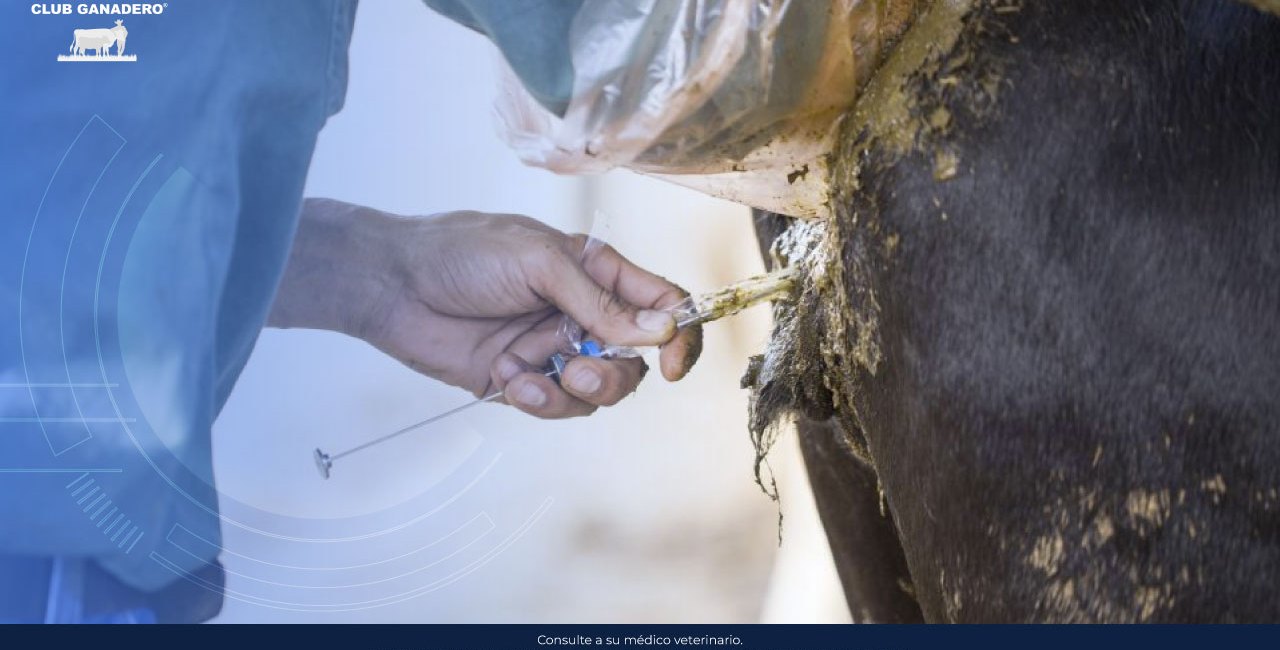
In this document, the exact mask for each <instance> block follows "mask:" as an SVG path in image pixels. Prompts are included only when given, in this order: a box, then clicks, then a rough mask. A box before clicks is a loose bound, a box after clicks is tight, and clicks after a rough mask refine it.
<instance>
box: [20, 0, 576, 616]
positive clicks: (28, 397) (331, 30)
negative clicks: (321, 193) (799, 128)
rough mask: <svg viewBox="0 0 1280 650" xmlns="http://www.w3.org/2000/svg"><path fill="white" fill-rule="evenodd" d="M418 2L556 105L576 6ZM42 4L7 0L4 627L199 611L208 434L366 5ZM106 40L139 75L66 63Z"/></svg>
mask: <svg viewBox="0 0 1280 650" xmlns="http://www.w3.org/2000/svg"><path fill="white" fill-rule="evenodd" d="M427 4H428V5H433V6H436V7H437V8H438V9H439V10H440V11H441V12H442V13H444V14H446V15H448V16H449V17H451V18H453V19H454V20H457V21H459V22H461V23H463V24H464V25H466V26H468V27H470V28H472V29H476V30H478V31H481V32H483V33H485V34H487V35H488V36H490V38H492V39H493V40H495V42H497V43H498V44H499V45H500V46H501V47H503V48H504V49H505V50H506V52H507V54H508V58H509V60H511V61H514V62H517V63H516V65H515V67H516V69H517V73H518V74H519V75H520V76H521V78H522V79H523V80H524V81H525V82H526V83H527V84H528V85H529V87H530V90H531V91H532V92H533V94H534V95H535V96H536V97H538V98H539V99H540V100H541V101H543V103H544V104H546V105H547V106H548V107H550V108H552V109H553V110H555V109H557V108H562V107H563V106H564V105H565V103H566V102H567V99H568V93H569V83H570V79H571V77H572V73H571V70H570V69H569V64H568V53H567V51H566V50H565V47H566V46H565V45H564V43H565V42H566V40H567V39H566V38H565V34H567V31H568V27H569V24H570V22H571V20H572V16H573V14H574V12H575V11H576V8H577V6H578V5H579V4H580V0H567V1H552V0H543V1H540V2H526V3H516V2H507V1H506V0H428V2H427ZM41 6H47V5H35V6H32V5H30V4H28V3H6V6H5V11H6V12H8V13H6V14H5V16H4V18H5V24H6V25H7V26H8V27H9V29H8V30H7V34H8V36H7V37H6V43H5V45H6V47H5V63H4V64H3V66H2V67H0V91H3V94H4V97H5V99H4V101H3V102H0V143H2V144H0V147H2V148H0V160H2V163H0V166H2V170H3V173H2V174H0V196H3V198H4V211H5V215H4V217H3V219H2V220H0V316H2V318H0V521H3V522H4V528H3V532H2V533H0V621H7V622H41V621H44V622H84V621H109V622H130V621H136V622H146V621H175V622H177V621H200V620H206V619H208V618H210V617H212V616H213V615H215V614H216V613H217V612H218V611H219V609H220V607H221V602H222V597H223V596H222V584H223V574H222V570H221V567H220V566H219V565H218V563H217V555H218V551H219V543H220V542H219V540H220V534H219V518H218V502H217V492H216V490H215V488H214V482H213V476H212V467H211V453H210V449H211V442H210V428H211V425H212V423H213V420H214V418H216V417H217V415H218V412H219V410H220V409H221V408H222V405H223V403H224V401H225V400H226V399H227V396H228V394H229V393H230V391H231V389H232V386H233V385H234V384H235V382H236V379H237V377H238V375H239V373H240V371H241V369H242V368H243V366H244V364H245V362H246V360H247V359H248V356H249V354H250V352H251V351H252V349H253V346H254V342H255V340H256V339H257V336H258V333H259V331H260V330H261V328H262V327H263V324H264V323H265V321H266V317H267V313H268V311H269V309H270V305H271V303H272V300H273V297H274V294H275V291H276V287H277V284H278V282H279V279H280V277H281V274H282V271H283V268H284V265H285V262H286V259H287V257H288V252H289V248H290V245H291V242H292V238H293V235H294V231H295V228H296V227H297V220H298V214H299V209H300V205H301V201H302V189H303V183H304V179H305V177H306V173H307V167H308V163H309V160H310V157H311V154H312V150H313V148H314V145H315V142H316V136H317V133H318V132H319V130H320V129H321V127H322V126H323V125H324V124H325V121H326V120H327V119H328V117H329V116H331V115H333V114H334V113H335V112H337V111H338V110H339V108H340V107H341V106H342V102H343V96H344V93H345V88H346V80H347V47H348V43H349V39H350V36H351V32H352V29H353V21H354V17H355V10H356V3H355V0H271V1H270V2H264V1H262V0H207V1H196V0H184V1H179V0H173V1H172V2H170V3H168V4H165V5H163V9H162V11H161V12H160V13H158V14H156V13H153V14H138V15H134V14H129V15H80V14H77V13H75V12H74V10H73V13H72V14H70V15H62V14H56V13H41V12H40V7H41ZM71 6H72V7H74V6H75V3H73V5H71ZM155 6H160V5H155ZM517 27H519V28H517ZM121 28H122V29H123V30H125V31H124V32H121ZM76 30H93V31H86V32H81V33H77V31H76ZM556 33H558V35H556ZM126 35H127V36H126ZM108 41H109V42H110V44H107V43H108ZM121 48H123V50H124V51H123V53H121V51H120V50H121ZM102 49H105V50H106V53H107V54H109V55H112V56H124V57H129V56H136V60H135V61H113V62H110V63H106V62H98V61H83V60H80V61H76V60H59V56H62V57H66V58H71V59H74V58H85V57H94V56H99V55H101V54H102V52H101V51H99V50H102ZM447 54H448V53H446V52H441V53H439V55H441V56H445V55H447ZM539 62H541V63H539ZM425 81H426V82H428V83H429V81H430V80H425ZM444 91H445V89H442V92H444ZM388 92H389V93H390V92H391V89H388ZM389 97H390V96H389ZM174 535H184V536H186V538H187V539H199V540H202V541H203V543H202V544H200V545H196V546H192V545H190V544H187V545H185V546H183V547H182V548H175V544H174V543H172V542H171V541H170V540H171V539H173V536H174Z"/></svg>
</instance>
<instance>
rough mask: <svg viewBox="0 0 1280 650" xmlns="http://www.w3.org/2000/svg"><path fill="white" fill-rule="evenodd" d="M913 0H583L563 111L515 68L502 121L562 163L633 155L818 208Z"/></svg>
mask: <svg viewBox="0 0 1280 650" xmlns="http://www.w3.org/2000/svg"><path fill="white" fill-rule="evenodd" d="M915 4H916V0H585V2H584V4H583V6H582V8H581V9H580V10H579V12H578V14H577V16H576V17H575V18H574V21H573V25H572V28H571V30H570V35H569V40H570V49H571V58H572V63H573V68H574V76H573V92H572V96H571V98H570V101H569V105H568V108H567V110H566V111H565V113H564V115H563V117H557V116H555V115H553V114H552V113H550V112H549V111H547V110H546V109H544V108H543V107H542V106H541V105H539V104H538V102H537V101H536V100H534V99H533V98H532V97H531V96H530V95H529V93H528V92H526V91H525V90H524V89H523V88H522V87H521V86H520V84H519V82H518V81H517V80H516V78H515V75H514V73H508V74H507V76H506V79H505V81H504V82H503V92H502V93H501V95H500V97H499V101H498V106H497V113H498V116H499V118H500V127H501V130H502V132H503V135H504V137H505V139H506V140H507V142H508V143H509V144H510V145H511V146H512V147H513V148H514V149H515V150H516V152H517V153H518V155H519V156H520V157H521V159H522V160H524V161H525V162H526V163H528V164H532V165H536V166H540V167H545V168H548V169H551V170H553V171H556V172H560V173H573V174H579V173H592V172H602V171H606V170H608V169H612V168H614V167H619V166H621V167H628V168H631V169H634V170H636V171H640V172H644V173H648V174H654V175H658V176H661V177H663V178H666V179H668V180H673V181H675V182H678V183H681V184H684V185H689V186H692V187H694V188H695V189H700V190H703V191H706V192H708V193H711V194H715V195H718V196H722V197H724V198H728V199H731V200H736V201H738V202H741V203H746V204H749V205H753V206H755V207H761V208H766V209H772V210H777V211H780V212H786V213H790V214H795V215H796V216H809V215H816V214H818V212H819V210H820V206H821V205H822V203H823V202H825V198H826V191H825V188H826V179H825V165H824V164H823V162H822V159H823V157H824V156H825V154H826V152H827V151H828V150H829V148H830V145H831V137H832V133H833V130H834V126H835V125H836V123H837V121H838V118H839V116H840V115H841V114H842V113H843V112H844V111H845V110H846V109H847V108H848V107H849V106H850V104H851V103H852V102H853V100H854V99H855V97H856V94H857V89H858V88H859V87H860V86H861V84H862V82H864V81H865V80H866V79H867V78H868V77H869V76H870V74H871V71H872V69H873V67H874V65H875V64H876V63H877V62H878V61H879V58H880V56H881V53H882V51H883V50H884V48H885V43H886V42H887V41H889V40H891V39H892V38H893V37H895V36H896V35H897V34H899V33H900V32H901V31H902V30H903V29H904V28H905V26H906V24H907V22H908V21H909V19H910V17H911V15H912V13H913V10H914V7H915ZM797 213H800V214H797Z"/></svg>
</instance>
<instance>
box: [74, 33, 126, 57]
mask: <svg viewBox="0 0 1280 650" xmlns="http://www.w3.org/2000/svg"><path fill="white" fill-rule="evenodd" d="M115 42H116V35H115V33H114V32H112V31H111V30H110V29H77V30H75V32H74V36H73V38H72V40H71V53H72V54H74V55H76V56H84V53H85V52H86V51H87V50H93V51H94V55H95V56H106V55H107V53H108V52H107V51H108V50H110V49H111V46H112V44H114V43H115Z"/></svg>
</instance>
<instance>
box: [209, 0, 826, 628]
mask: <svg viewBox="0 0 1280 650" xmlns="http://www.w3.org/2000/svg"><path fill="white" fill-rule="evenodd" d="M359 11H360V13H359V15H358V18H357V21H356V32H355V37H354V43H353V45H352V50H351V83H350V89H349V92H348V97H347V105H346V108H345V109H344V111H343V112H342V113H341V114H339V115H338V116H337V117H336V118H334V119H333V120H332V121H331V122H330V124H329V125H328V127H326V129H325V131H324V132H323V133H322V135H321V138H320V144H319V148H318V151H317V153H316V157H315V160H314V162H313V165H312V170H311V176H310V180H309V184H308V194H309V195H312V196H330V197H334V198H340V199H343V200H347V201H352V202H357V203H365V204H368V205H372V206H375V207H378V208H382V209H386V210H391V211H396V212H401V213H406V214H428V213H433V212H439V211H445V210H451V209H460V208H468V209H477V210H486V211H501V212H518V213H524V214H529V215H531V216H534V217H537V218H539V219H543V220H545V221H546V222H547V223H550V224H552V225H554V226H557V227H560V228H562V229H565V230H577V231H580V230H584V229H585V228H587V227H588V224H589V222H590V220H589V217H590V215H591V214H592V213H593V212H594V210H595V209H596V208H600V209H603V210H604V211H605V212H606V213H608V214H610V215H611V222H612V224H613V227H612V228H611V235H610V236H611V240H612V242H611V243H613V244H614V245H615V246H617V247H618V248H619V249H621V250H622V251H623V252H624V253H625V254H627V255H628V256H629V257H631V258H632V259H633V260H635V261H637V262H638V263H640V264H641V265H643V266H646V267H648V268H650V269H652V270H654V271H655V272H658V273H660V274H662V275H665V276H667V277H669V278H672V279H673V280H675V281H677V282H679V283H681V284H682V285H684V286H685V287H686V288H688V289H690V290H693V291H701V290H707V289H711V288H714V287H716V286H718V285H720V284H723V283H726V282H729V281H732V280H735V279H738V278H741V277H746V276H748V275H751V274H753V273H757V272H760V271H761V263H760V260H759V255H758V253H757V252H756V248H755V241H754V238H753V235H752V230H751V226H750V218H749V214H748V212H747V210H746V209H745V208H742V207H740V206H735V205H732V204H729V203H725V202H722V201H717V200H714V199H710V198H707V197H704V196H701V195H698V194H696V193H693V192H690V191H687V190H683V189H680V188H677V187H674V186H671V185H667V184H664V183H660V182H658V181H654V180H651V179H646V178H642V177H639V176H636V175H632V174H628V173H623V172H615V173H612V174H609V175H606V176H603V177H598V178H593V179H589V180H583V179H574V178H561V177H556V176H553V175H551V174H549V173H546V172H543V171H541V170H535V169H529V168H525V167H523V166H521V165H520V163H519V162H518V161H517V160H516V159H515V158H514V156H513V155H512V154H511V153H510V152H508V151H507V150H506V148H505V146H504V145H503V144H502V143H501V141H500V140H499V139H498V137H497V136H496V134H495V130H494V128H493V122H492V119H491V114H490V109H489V107H490V105H491V104H492V98H493V95H494V89H495V87H496V81H495V78H496V73H495V71H496V68H495V65H494V57H495V55H494V54H493V53H492V52H491V48H490V47H489V45H488V44H487V42H486V41H484V40H483V39H482V38H480V37H479V36H477V35H475V34H472V33H470V32H467V31H466V30H464V29H462V28H459V27H456V26H454V25H452V24H451V23H449V22H447V21H446V20H444V19H442V18H440V17H438V16H436V15H434V14H432V13H431V12H429V11H428V10H426V9H425V8H423V7H421V6H419V5H418V4H417V3H415V2H397V3H391V2H365V3H362V5H361V7H360V10H359ZM706 334H707V336H706V350H705V353H704V355H703V358H702V361H701V363H700V364H699V365H698V366H697V367H696V368H695V369H694V371H693V373H692V375H691V376H690V377H689V378H688V379H686V380H685V381H683V382H680V383H679V384H670V385H669V384H665V383H664V382H663V381H662V380H661V378H660V377H657V376H655V375H656V373H653V375H651V376H650V378H649V379H648V380H647V381H646V382H645V384H644V385H642V386H641V388H640V390H639V391H638V394H637V395H635V396H634V397H632V398H630V399H628V400H626V401H624V402H623V403H622V404H621V405H619V406H617V407H615V408H613V409H608V410H604V411H601V412H600V413H598V414H597V415H595V416H593V417H591V418H586V419H578V420H571V421H556V422H544V421H538V420H535V419H532V418H529V417H527V416H524V415H522V414H519V413H518V412H515V411H514V410H511V409H506V408H504V407H501V406H482V407H480V408H478V409H477V410H475V411H471V412H468V413H467V414H466V415H462V416H459V417H458V418H455V419H453V420H451V421H446V422H444V423H442V424H441V425H439V426H436V427H434V428H433V429H431V430H429V431H426V432H424V433H422V434H420V435H414V436H411V437H406V438H403V439H401V440H398V441H397V442H394V443H391V444H388V445H386V446H385V447H383V448H380V449H377V450H374V451H371V452H369V453H367V454H365V455H363V456H360V457H352V458H350V459H347V460H344V461H342V462H341V463H340V464H339V465H338V467H337V468H336V471H335V475H334V478H333V479H332V480H330V481H328V482H323V481H321V480H320V479H319V478H318V476H317V475H316V473H315V469H314V467H313V466H312V464H311V461H310V458H309V454H310V450H311V448H312V447H314V446H316V445H323V446H325V447H326V448H329V449H335V448H342V447H345V446H348V445H349V444H352V443H355V442H358V441H362V440H363V439H366V438H368V437H371V436H374V435H377V434H380V433H385V432H388V431H391V430H394V429H396V428H399V427H400V426H403V425H404V424H406V423H409V422H413V421H416V420H417V419H421V418H422V417H425V416H426V415H429V414H432V413H433V412H436V411H441V410H444V409H446V408H449V407H451V406H454V405H456V404H459V403H461V402H463V401H465V400H466V399H468V397H469V396H467V395H466V394H464V393H462V392H461V391H458V390H455V389H451V388H448V387H446V386H443V385H440V384H437V383H435V382H433V381H431V380H429V379H427V378H425V377H421V376H419V375H417V374H415V373H414V372H412V371H410V370H408V369H407V368H404V367H402V366H400V365H399V364H397V363H396V362H394V361H392V360H389V359H387V358H385V357H383V356H382V355H381V354H379V353H378V352H377V351H375V350H373V349H372V348H371V347H369V346H367V345H365V344H363V343H361V342H359V341H355V340H352V339H347V338H344V337H342V336H339V335H334V334H329V333H324V332H314V331H297V330H294V331H272V330H269V331H267V332H265V333H264V335H263V337H262V339H261V341H260V342H259V344H258V347H257V350H256V351H255V353H254V356H253V358H252V359H251V361H250V363H249V366H248V368H247V369H246V371H245V373H244V375H243V378H242V380H241V381H240V383H239V385H238V386H237V388H236V391H235V393H234V394H233V395H232V397H231V400H230V402H229V403H228V405H227V408H226V410H225V411H224V413H223V415H222V417H221V418H220V420H219V422H218V424H217V427H216V428H215V432H214V433H215V437H214V440H215V461H216V462H215V466H216V472H217V476H218V480H219V485H220V489H221V491H222V492H223V494H224V495H225V497H226V498H224V509H225V510H226V511H227V512H228V513H230V514H232V515H234V514H235V513H237V512H238V511H239V510H242V508H241V507H240V506H236V505H235V504H234V503H233V502H239V503H242V504H246V505H248V506H252V507H253V508H256V509H258V510H259V511H263V512H267V513H278V514H280V515H284V516H290V517H303V518H316V519H324V518H334V517H348V516H359V515H364V514H368V513H377V512H379V511H384V510H386V509H389V508H392V507H394V506H396V505H397V504H404V503H406V502H407V501H408V500H410V499H412V498H413V497H415V496H416V495H419V494H421V493H423V492H424V491H427V490H429V489H431V488H432V487H433V486H436V485H438V484H439V483H440V482H442V481H448V480H450V479H451V478H452V479H458V478H459V473H465V472H467V471H471V470H468V469H467V467H468V459H470V460H475V459H476V458H477V457H478V455H480V456H483V455H486V454H488V455H489V456H493V455H496V454H501V456H500V460H498V461H497V462H495V463H494V464H493V466H492V468H491V469H490V470H489V471H487V472H486V473H484V474H483V475H480V474H478V473H477V474H476V476H474V477H467V476H463V477H461V478H463V479H468V482H471V483H473V485H472V487H471V488H470V489H467V490H466V491H465V492H463V493H461V494H460V495H458V496H457V498H456V499H454V500H453V501H452V502H451V503H450V505H449V509H450V512H452V513H453V515H452V517H453V518H452V519H450V522H452V523H448V524H444V523H441V524H439V525H438V526H436V524H433V521H434V520H433V519H431V518H427V519H425V520H423V521H422V522H418V523H415V524H414V525H411V526H407V527H406V528H404V529H402V530H400V531H397V532H395V533H389V534H385V535H378V536H373V537H370V538H368V539H364V540H359V541H352V542H345V543H316V542H299V541H294V540H286V539H280V538H276V537H267V536H263V535H259V534H253V533H248V532H246V531H245V530H243V529H241V528H237V527H234V526H228V527H227V531H226V539H225V547H226V549H227V552H226V553H224V562H225V564H226V566H227V568H228V571H229V573H230V575H229V581H228V591H229V594H231V597H230V598H229V600H228V602H227V605H226V607H225V609H224V612H223V615H222V616H221V617H220V618H219V619H218V620H220V621H223V622H245V621H300V622H301V621H307V622H312V621H401V622H430V621H459V622H468V621H475V622H480V621H561V622H603V621H617V622H622V621H637V622H640V621H643V622H738V621H740V622H750V621H757V620H762V619H763V620H772V621H779V620H787V621H838V620H846V619H847V615H846V614H845V613H844V611H843V609H842V608H843V602H842V600H841V598H840V595H839V591H838V585H837V584H836V583H835V578H834V573H833V569H832V567H831V564H830V562H831V561H830V556H829V553H828V552H827V550H826V546H825V541H824V540H822V539H821V532H820V530H819V529H818V528H817V526H816V523H815V521H816V520H815V515H814V514H813V511H812V502H811V497H810V496H809V495H808V494H807V486H806V485H805V482H804V479H803V474H802V472H801V470H800V469H799V465H798V460H797V458H796V453H795V452H794V448H793V441H791V440H789V439H788V440H786V441H785V442H784V445H783V446H784V447H785V449H783V450H782V453H781V456H780V457H779V458H778V459H777V460H776V461H775V466H776V467H777V468H778V469H779V472H780V473H781V474H782V481H781V482H782V483H783V486H784V500H785V501H786V504H785V505H786V508H787V529H786V542H785V544H784V546H783V548H782V553H783V555H784V556H785V557H786V559H785V560H784V561H782V562H778V563H777V567H776V568H775V556H777V555H778V548H777V538H776V529H775V515H776V511H775V506H774V504H773V503H771V502H770V501H769V500H768V499H767V498H766V497H765V496H764V495H762V494H761V493H760V492H759V490H758V489H757V488H756V486H755V485H754V483H753V482H752V479H751V459H752V449H751V447H750V444H749V442H748V439H747V433H746V394H745V392H744V391H741V390H739V389H738V377H739V375H740V374H741V372H742V370H743V369H744V368H745V365H746V360H747V357H748V356H749V355H751V354H754V353H756V352H758V351H759V350H760V349H761V348H762V344H763V342H764V340H765V338H766V336H767V334H768V312H767V310H762V309H756V310H753V311H751V312H749V313H747V314H744V315H742V316H740V317H738V318H735V319H733V320H731V321H727V322H722V323H717V324H713V325H711V326H709V327H708V329H707V332H706ZM486 457H488V456H486ZM470 479H474V480H470ZM410 510H412V508H410ZM393 516H400V517H403V516H404V514H403V513H398V514H395V515H393ZM459 521H469V522H471V528H468V529H467V530H466V531H464V533H467V532H476V531H483V530H489V531H490V533H489V534H487V535H484V536H483V537H479V538H477V539H476V541H475V542H474V543H473V544H471V545H469V546H465V547H460V550H457V549H453V547H452V546H450V544H449V543H441V544H440V545H439V546H438V547H432V548H428V549H426V550H420V551H419V550H418V549H421V548H422V547H423V546H424V545H426V544H429V543H433V542H435V541H438V540H439V539H440V538H442V537H443V536H444V535H445V534H446V533H447V532H448V531H449V530H453V529H454V528H458V525H457V522H459ZM433 526H435V527H433ZM460 534H461V533H460ZM454 546H459V545H454ZM437 548H439V550H438V551H437V550H435V549H437ZM446 549H450V550H448V551H446ZM455 550H456V552H454V551H455ZM415 551H416V552H415ZM406 554H409V555H406ZM400 556H405V557H400ZM354 565H362V566H354ZM297 567H306V568H305V569H303V568H297ZM343 567H354V568H343ZM770 584H773V585H774V590H773V594H772V595H768V594H767V592H768V591H769V585H770ZM401 596H402V597H401ZM766 602H767V603H768V606H767V611H766ZM362 603H363V604H362ZM339 604H342V605H339ZM374 605H377V606H374Z"/></svg>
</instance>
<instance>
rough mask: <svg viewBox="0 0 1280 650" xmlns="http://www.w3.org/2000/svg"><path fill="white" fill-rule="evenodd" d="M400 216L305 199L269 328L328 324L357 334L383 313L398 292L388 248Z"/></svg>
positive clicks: (321, 326) (268, 321) (346, 204)
mask: <svg viewBox="0 0 1280 650" xmlns="http://www.w3.org/2000/svg"><path fill="white" fill-rule="evenodd" d="M394 220H395V217H393V216H391V215H387V214H384V213H381V212H379V211H377V210H374V209H372V208H366V207H362V206H358V205H352V204H349V203H343V202H341V201H335V200H332V199H307V200H306V201H304V203H303V208H302V216H301V218H300V219H299V223H298V233H297V235H296V237H295V238H294V242H293V248H292V250H291V251H290V253H289V262H288V266H287V267H286V268H285V272H284V277H283V279H282V280H281V282H280V287H279V289H278V291H277V292H276V299H275V302H274V303H273V304H272V307H271V314H270V316H269V317H268V319H267V326H269V327H304V328H312V329H327V330H333V331H336V332H343V333H346V334H351V335H353V336H359V335H360V333H361V332H362V331H363V330H365V329H366V328H367V327H368V323H369V321H371V320H375V319H377V318H378V315H377V313H376V311H377V309H378V307H377V306H378V305H387V304H390V303H391V301H390V300H386V299H385V296H386V294H387V292H389V291H395V290H396V288H395V287H393V286H391V285H392V283H393V280H392V279H391V273H389V272H388V264H387V260H388V257H389V256H388V249H389V246H390V245H391V244H392V243H393V242H392V241H391V240H392V239H393V237H394V235H393V234H392V233H391V232H390V231H391V224H392V223H393V222H394Z"/></svg>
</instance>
